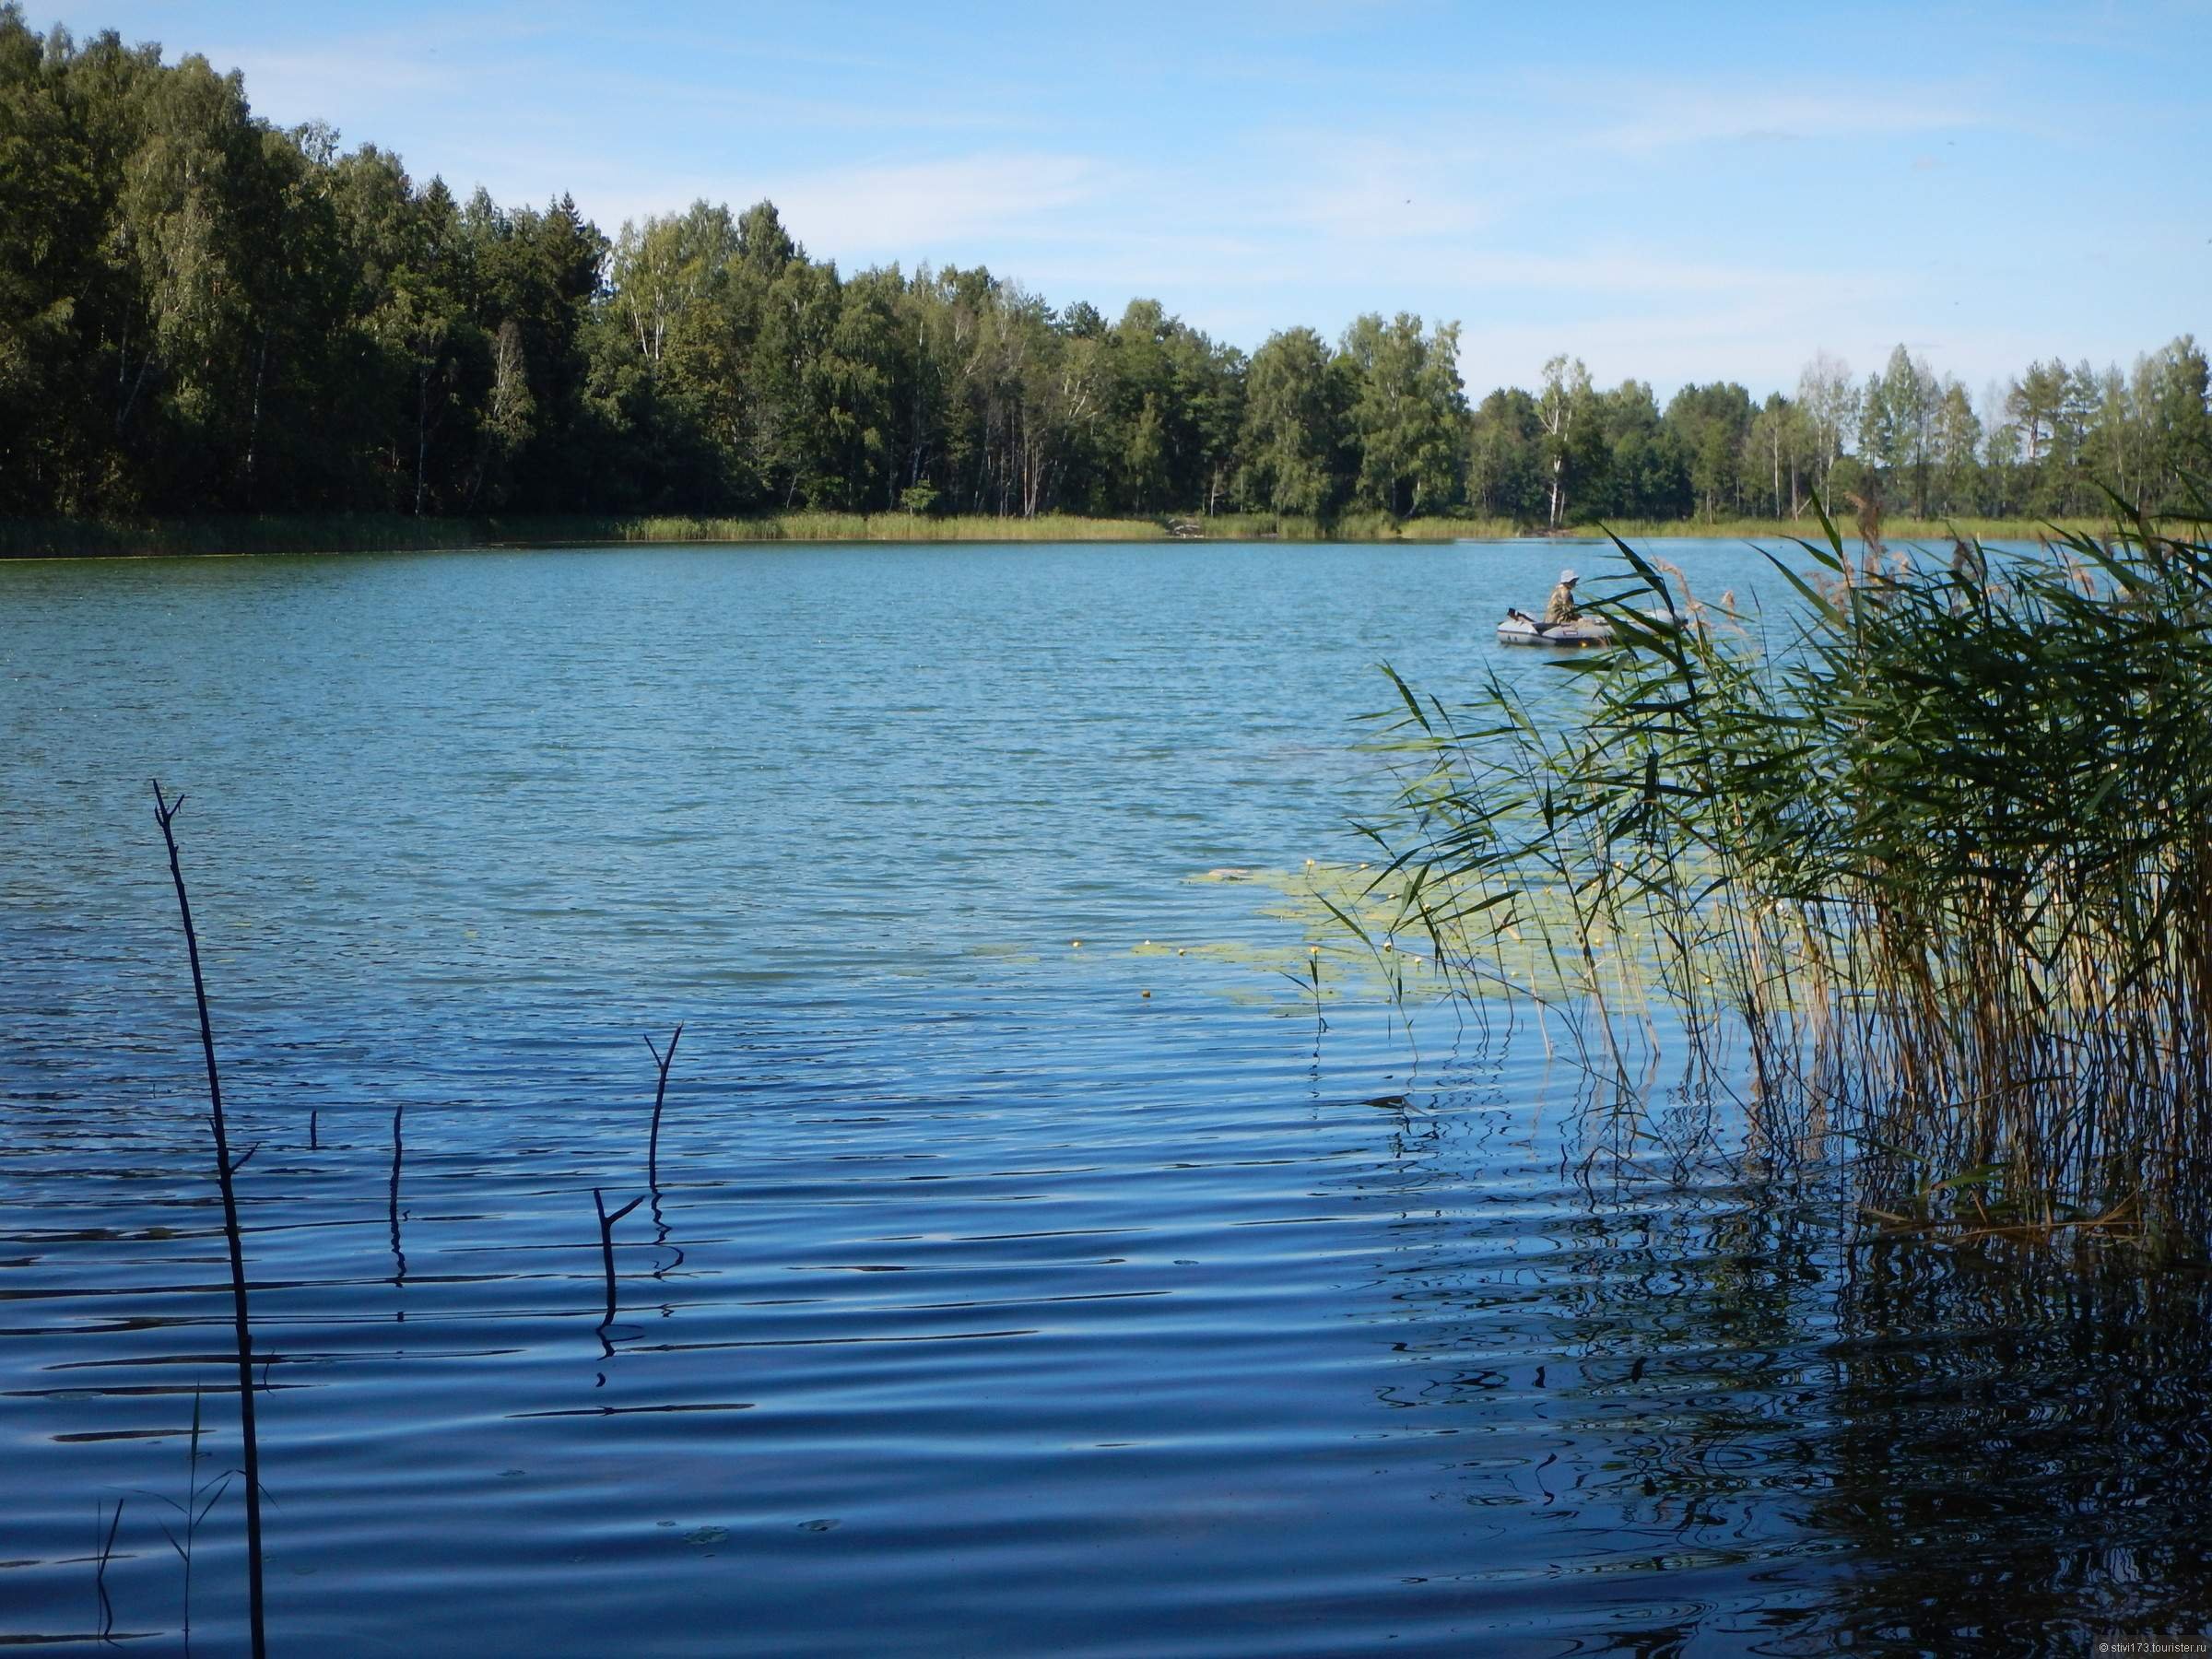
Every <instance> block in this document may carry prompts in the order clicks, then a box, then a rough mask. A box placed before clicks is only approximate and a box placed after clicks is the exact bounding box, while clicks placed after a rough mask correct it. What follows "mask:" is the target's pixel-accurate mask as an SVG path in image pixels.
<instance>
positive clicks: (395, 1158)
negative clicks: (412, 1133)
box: [391, 1100, 407, 1319]
mask: <svg viewBox="0 0 2212 1659" xmlns="http://www.w3.org/2000/svg"><path fill="white" fill-rule="evenodd" d="M406 1119H407V1103H406V1101H405V1100H402V1101H401V1102H400V1103H399V1104H398V1105H397V1106H395V1107H394V1108H393V1110H392V1194H391V1211H392V1282H393V1283H394V1285H397V1286H400V1287H402V1288H404V1287H405V1286H406V1282H407V1255H406V1251H404V1250H402V1249H401V1248H400V1241H399V1168H400V1163H401V1160H402V1159H404V1158H405V1156H406V1153H405V1151H404V1149H403V1147H402V1145H401V1135H402V1133H403V1131H404V1129H405V1126H406ZM400 1317H401V1318H402V1319H405V1318H406V1313H404V1312H403V1313H401V1314H400Z"/></svg>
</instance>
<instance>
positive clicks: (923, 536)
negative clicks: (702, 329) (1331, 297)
mask: <svg viewBox="0 0 2212 1659" xmlns="http://www.w3.org/2000/svg"><path fill="white" fill-rule="evenodd" d="M1515 534H1517V532H1516V530H1515V528H1514V526H1513V525H1512V524H1511V523H1510V522H1509V521H1507V520H1503V519H1450V518H1415V519H1405V520H1394V519H1392V518H1390V517H1389V516H1388V515H1387V514H1383V513H1347V514H1345V515H1344V516H1342V517H1340V518H1336V519H1332V520H1321V519H1311V518H1290V517H1278V516H1277V515H1275V514H1272V513H1218V514H1216V515H1214V516H1213V517H1210V518H1200V517H1196V516H1190V515H1182V514H1172V513H1171V514H1163V515H1162V516H1160V517H1158V518H1086V517H1083V516H1081V515H1079V514H1076V513H1042V514H1040V515H1039V516H1037V517H1035V518H1011V517H1009V518H1000V517H996V516H993V515H990V514H982V513H970V514H947V515H945V516H942V517H932V516H928V515H924V514H914V513H907V512H874V513H867V512H812V511H808V512H776V513H761V514H754V515H749V516H744V517H718V516H712V515H709V516H701V515H696V514H685V513H667V514H647V515H639V516H629V517H611V516H571V517H528V518H497V517H494V518H451V519H444V518H418V517H414V516H411V515H409V514H406V513H359V514H341V513H326V514H268V515H260V516H243V515H241V516H234V517H221V516H218V517H209V518H195V519H145V520H91V519H18V520H12V521H0V559H76V558H134V557H194V556H196V557H203V558H205V557H218V556H223V555H246V554H285V553H375V552H446V551H455V550H460V549H464V548H471V547H605V546H624V545H628V544H631V543H640V542H654V543H660V542H665V543H754V542H1139V541H1145V542H1149V541H1165V540H1170V539H1178V538H1181V537H1185V536H1188V537H1194V538H1195V539H1201V540H1206V541H1255V540H1278V541H1350V542H1357V541H1452V540H1456V539H1459V538H1462V537H1469V536H1475V537H1498V536H1510V535H1515Z"/></svg>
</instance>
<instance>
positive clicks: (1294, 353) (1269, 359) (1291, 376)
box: [1239, 328, 1349, 515]
mask: <svg viewBox="0 0 2212 1659" xmlns="http://www.w3.org/2000/svg"><path fill="white" fill-rule="evenodd" d="M1346 391H1347V384H1346V376H1345V374H1344V373H1343V371H1341V369H1340V368H1339V367H1338V366H1337V364H1336V362H1335V359H1334V356H1333V354H1332V353H1331V352H1330V350H1329V347H1328V345H1327V343H1326V342H1325V341H1324V340H1323V339H1322V337H1321V336H1320V335H1317V334H1315V333H1314V332H1313V331H1312V329H1310V328H1292V329H1287V330H1285V331H1284V332H1282V333H1280V334H1275V335H1269V336H1268V337H1267V341H1266V343H1265V345H1263V346H1262V347H1260V348H1259V350H1257V351H1255V352H1253V354H1252V369H1251V371H1250V373H1249V374H1248V375H1247V376H1246V377H1245V393H1244V440H1243V446H1242V447H1243V453H1244V466H1243V473H1242V477H1241V480H1240V486H1239V488H1240V493H1241V495H1242V497H1243V499H1244V500H1245V501H1246V502H1247V503H1249V504H1250V505H1252V506H1253V507H1256V508H1259V509H1261V510H1262V511H1264V512H1279V513H1297V514H1306V515H1319V514H1324V513H1328V512H1334V511H1335V508H1336V505H1337V503H1338V502H1339V501H1340V500H1342V498H1343V492H1344V486H1345V482H1346V480H1345V477H1344V474H1343V470H1342V462H1341V456H1342V453H1343V449H1344V421H1345V415H1346V406H1347V403H1348V401H1349V400H1348V398H1347V395H1346Z"/></svg>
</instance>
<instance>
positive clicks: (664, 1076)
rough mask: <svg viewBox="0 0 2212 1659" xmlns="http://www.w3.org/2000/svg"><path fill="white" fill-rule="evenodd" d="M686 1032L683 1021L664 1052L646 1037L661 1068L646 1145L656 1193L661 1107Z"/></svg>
mask: <svg viewBox="0 0 2212 1659" xmlns="http://www.w3.org/2000/svg"><path fill="white" fill-rule="evenodd" d="M683 1034H684V1027H683V1022H682V1021H681V1020H678V1021H677V1027H676V1030H673V1031H671V1032H670V1033H669V1034H668V1052H667V1053H665V1054H664V1053H662V1052H661V1051H660V1050H659V1049H657V1048H654V1047H653V1039H652V1038H651V1037H647V1038H646V1039H645V1046H646V1047H647V1048H648V1049H650V1050H652V1053H653V1064H654V1065H658V1066H659V1067H660V1068H661V1080H660V1085H659V1087H658V1088H655V1089H654V1090H653V1135H652V1137H651V1138H650V1139H649V1140H648V1141H647V1142H646V1145H645V1184H646V1185H647V1186H648V1187H651V1188H652V1189H653V1191H654V1192H655V1193H658V1192H659V1191H660V1190H661V1107H662V1105H663V1103H664V1102H665V1101H666V1100H667V1099H668V1068H669V1067H670V1066H671V1065H674V1064H675V1063H676V1045H677V1041H680V1040H681V1038H682V1037H683Z"/></svg>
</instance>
